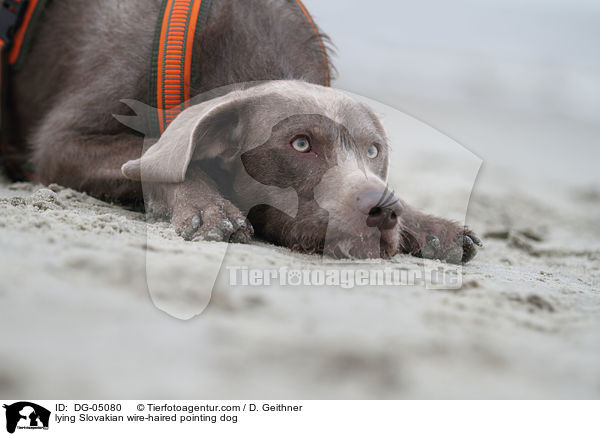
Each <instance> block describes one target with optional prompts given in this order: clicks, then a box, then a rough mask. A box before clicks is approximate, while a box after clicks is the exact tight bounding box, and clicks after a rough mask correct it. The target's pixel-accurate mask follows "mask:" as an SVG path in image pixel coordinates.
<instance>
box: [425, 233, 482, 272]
mask: <svg viewBox="0 0 600 436" xmlns="http://www.w3.org/2000/svg"><path fill="white" fill-rule="evenodd" d="M450 226H452V227H454V228H450V229H442V231H441V232H439V234H427V235H426V236H425V238H424V240H423V241H422V244H421V249H420V250H419V251H418V252H417V253H416V255H417V256H419V257H423V258H425V259H439V260H444V261H446V262H448V263H455V264H459V263H466V262H468V261H470V260H471V259H473V258H474V257H475V255H476V254H477V247H483V244H482V242H481V239H480V238H479V237H478V236H477V235H476V234H475V233H473V232H472V231H471V230H469V229H467V228H464V229H460V228H459V227H458V226H457V225H455V224H450Z"/></svg>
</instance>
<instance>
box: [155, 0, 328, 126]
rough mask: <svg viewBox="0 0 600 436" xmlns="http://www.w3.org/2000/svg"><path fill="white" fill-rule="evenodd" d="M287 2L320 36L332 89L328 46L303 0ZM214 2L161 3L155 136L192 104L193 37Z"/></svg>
mask: <svg viewBox="0 0 600 436" xmlns="http://www.w3.org/2000/svg"><path fill="white" fill-rule="evenodd" d="M286 1H287V2H288V3H291V4H293V5H295V6H296V7H297V8H298V9H299V11H300V12H301V13H302V14H303V15H304V16H305V17H306V19H307V20H308V22H309V23H310V25H311V27H312V29H313V30H314V32H315V33H316V34H317V36H318V37H319V45H320V48H321V53H322V55H323V64H324V65H323V67H324V71H325V72H324V74H325V84H326V85H327V86H329V66H328V65H327V55H326V52H325V45H324V44H323V41H322V39H321V37H320V36H319V31H318V29H317V26H316V25H315V23H314V21H313V19H312V17H311V15H310V14H309V13H308V10H307V9H306V7H305V6H304V4H303V3H302V2H301V0H286ZM211 2H212V0H163V2H162V6H161V14H160V16H159V19H158V22H157V26H156V33H155V37H154V50H153V55H152V65H151V67H150V68H151V74H150V95H149V103H150V106H152V107H155V108H157V109H158V110H157V111H156V112H157V116H156V119H154V120H151V122H150V126H149V127H150V131H151V132H153V134H154V136H157V137H158V136H160V135H161V134H162V133H163V132H164V131H165V129H166V128H167V127H168V126H169V124H170V123H171V122H172V121H173V120H174V119H175V118H176V117H177V115H179V113H180V112H181V111H183V110H184V109H187V107H188V106H189V104H190V103H189V101H190V97H191V96H190V83H191V75H192V62H193V61H194V59H192V57H193V46H194V36H195V35H196V34H198V33H199V32H200V31H201V29H202V26H203V25H204V24H205V22H206V18H207V16H208V10H209V8H210V4H211ZM199 61H201V60H199Z"/></svg>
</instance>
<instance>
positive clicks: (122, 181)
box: [33, 134, 142, 204]
mask: <svg viewBox="0 0 600 436" xmlns="http://www.w3.org/2000/svg"><path fill="white" fill-rule="evenodd" d="M38 137H41V138H42V142H41V143H38V144H35V149H36V151H35V153H34V157H33V163H34V166H35V170H36V181H38V182H41V183H43V184H46V185H47V184H50V183H57V184H59V185H62V186H66V187H69V188H73V189H76V190H78V191H83V192H86V193H88V194H90V195H92V196H94V197H97V198H101V199H103V200H107V201H117V202H122V203H138V204H139V203H141V201H142V190H141V184H140V183H139V182H136V181H132V180H128V179H126V178H125V177H124V176H123V174H122V173H121V165H123V163H124V162H127V161H128V160H130V159H135V158H137V157H139V156H140V155H141V153H142V139H141V138H140V137H139V136H135V135H133V134H120V135H81V134H78V135H75V134H63V135H60V136H59V137H61V140H56V138H57V136H54V135H53V136H48V137H44V136H40V135H38ZM52 139H54V140H52Z"/></svg>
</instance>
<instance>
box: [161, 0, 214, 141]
mask: <svg viewBox="0 0 600 436" xmlns="http://www.w3.org/2000/svg"><path fill="white" fill-rule="evenodd" d="M166 1H167V2H166V6H165V10H164V14H163V17H162V24H161V30H160V36H159V42H158V55H157V58H156V62H157V65H156V87H155V89H156V104H157V109H158V129H159V131H160V132H161V133H162V132H164V131H165V129H166V128H167V127H168V126H169V124H170V123H171V121H172V120H173V118H174V117H173V116H171V115H169V114H168V113H172V112H173V110H176V112H177V113H179V112H180V111H182V110H183V109H185V108H186V107H188V106H189V100H190V84H191V81H192V50H193V48H194V38H195V35H196V28H197V27H198V19H199V15H200V9H201V7H202V2H203V0H166ZM167 111H168V112H167Z"/></svg>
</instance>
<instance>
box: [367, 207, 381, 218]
mask: <svg viewBox="0 0 600 436" xmlns="http://www.w3.org/2000/svg"><path fill="white" fill-rule="evenodd" d="M382 213H383V210H382V209H381V208H380V207H373V208H371V210H370V211H369V216H372V217H376V216H380V215H381V214H382Z"/></svg>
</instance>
